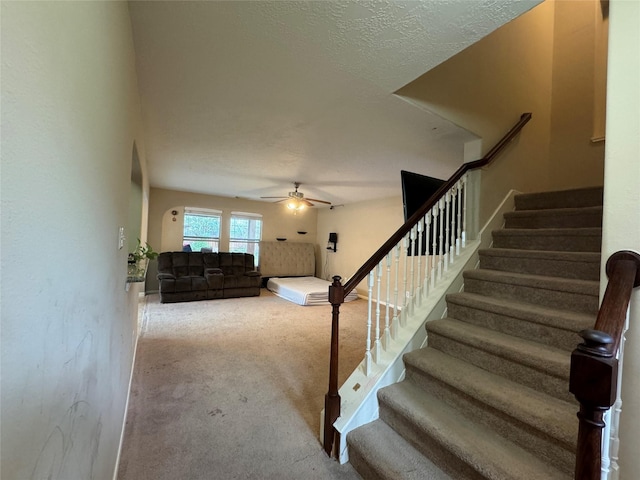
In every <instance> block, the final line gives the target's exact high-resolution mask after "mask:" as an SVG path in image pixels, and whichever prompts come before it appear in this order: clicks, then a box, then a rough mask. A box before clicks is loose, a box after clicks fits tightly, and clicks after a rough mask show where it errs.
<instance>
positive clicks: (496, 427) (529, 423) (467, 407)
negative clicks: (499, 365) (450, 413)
mask: <svg viewBox="0 0 640 480" xmlns="http://www.w3.org/2000/svg"><path fill="white" fill-rule="evenodd" d="M404 361H405V365H406V377H405V382H412V383H414V384H415V385H418V386H419V387H420V388H422V389H423V390H424V391H425V392H429V394H430V395H433V396H434V397H437V398H438V399H439V400H441V401H442V402H444V403H446V404H448V405H450V406H451V407H453V408H455V409H456V410H458V411H459V412H460V413H461V414H462V415H464V416H466V417H468V418H472V419H473V420H474V422H477V423H479V424H481V425H483V426H484V427H485V429H486V430H493V431H494V432H496V433H497V434H499V435H501V436H503V437H505V438H506V439H507V440H509V441H511V442H513V443H515V444H517V445H519V446H520V447H521V448H524V449H526V450H528V451H529V452H530V453H531V454H533V455H535V456H536V457H538V458H539V459H540V460H542V461H544V462H549V463H550V464H551V465H552V466H554V468H557V469H560V470H562V471H563V472H565V473H571V472H572V471H573V467H574V463H575V446H576V438H577V433H578V421H577V418H576V412H577V407H576V406H575V405H574V404H571V403H569V402H565V401H563V400H559V399H557V398H554V397H551V396H549V395H547V394H545V393H543V392H540V391H538V390H536V389H532V388H529V387H526V386H524V385H521V384H519V383H515V382H512V381H511V380H508V379H506V378H504V377H501V376H500V375H496V374H494V373H491V372H488V371H486V370H483V369H481V368H479V367H476V366H473V365H470V364H469V363H467V362H465V361H462V360H459V359H457V358H454V357H452V356H450V355H447V354H445V353H443V352H441V351H439V350H436V349H434V348H423V349H420V350H415V351H413V352H410V353H408V354H406V355H405V356H404ZM383 391H384V392H385V393H384V395H383V394H381V393H379V395H378V397H379V402H380V416H381V418H383V419H384V420H385V421H387V420H386V419H385V418H384V417H383V414H382V412H383V404H384V400H383V398H384V397H385V396H389V392H387V391H386V389H383V390H381V391H380V392H383ZM387 423H389V422H388V421H387ZM391 426H392V427H394V429H395V430H396V431H398V429H397V428H396V427H395V426H394V425H391ZM436 463H437V462H436Z"/></svg>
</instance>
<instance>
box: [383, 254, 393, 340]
mask: <svg viewBox="0 0 640 480" xmlns="http://www.w3.org/2000/svg"><path fill="white" fill-rule="evenodd" d="M385 279H386V281H387V300H386V302H385V312H384V349H385V350H388V349H389V346H390V344H391V329H390V325H391V320H390V319H389V310H390V305H389V303H390V302H391V296H390V293H391V252H389V253H387V276H386V277H385Z"/></svg>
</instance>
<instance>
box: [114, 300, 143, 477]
mask: <svg viewBox="0 0 640 480" xmlns="http://www.w3.org/2000/svg"><path fill="white" fill-rule="evenodd" d="M141 293H142V292H141ZM138 298H139V300H138V301H142V302H146V299H145V298H144V296H139V297H138ZM145 310H146V306H145ZM142 318H143V321H144V318H146V315H145V314H143V315H142ZM138 322H140V318H138ZM139 332H140V328H139V327H138V325H136V330H135V335H134V336H135V341H134V344H133V357H132V359H131V372H130V374H129V385H128V388H127V400H126V401H125V403H124V416H123V418H122V429H121V430H120V442H119V444H118V455H117V456H116V464H115V469H114V471H113V480H118V470H119V469H120V458H121V456H122V447H123V445H124V436H125V433H126V426H127V413H128V412H129V400H130V399H131V387H132V385H133V372H134V370H135V365H136V357H137V355H138V340H139V339H140V334H139Z"/></svg>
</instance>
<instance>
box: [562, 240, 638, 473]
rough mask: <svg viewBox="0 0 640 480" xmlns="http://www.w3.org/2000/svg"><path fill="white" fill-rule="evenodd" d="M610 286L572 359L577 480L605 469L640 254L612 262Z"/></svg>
mask: <svg viewBox="0 0 640 480" xmlns="http://www.w3.org/2000/svg"><path fill="white" fill-rule="evenodd" d="M606 273H607V276H608V277H609V283H608V284H607V288H606V290H605V293H604V297H603V299H602V304H601V305H600V309H599V311H598V317H597V319H596V324H595V327H594V328H593V329H588V330H583V331H581V332H580V336H581V337H582V338H583V339H584V342H583V343H581V344H580V345H578V346H577V348H576V349H575V350H574V351H573V353H572V354H571V374H570V378H569V391H570V392H571V393H573V394H574V395H575V397H576V399H577V400H578V402H580V411H579V412H578V419H579V422H580V423H579V427H578V443H577V450H576V468H575V479H576V480H599V479H600V475H601V468H602V457H601V452H602V429H603V428H604V426H605V424H604V421H603V416H604V414H605V412H606V411H607V410H608V409H609V408H611V406H612V405H613V404H614V403H615V401H616V395H617V391H618V359H617V355H618V349H619V348H620V340H621V338H622V333H623V329H624V324H625V319H626V316H627V309H628V308H629V302H630V300H631V292H632V290H633V289H634V288H636V287H639V286H640V254H638V253H636V252H632V251H629V250H622V251H619V252H616V253H614V254H613V255H611V256H610V257H609V259H608V260H607V265H606Z"/></svg>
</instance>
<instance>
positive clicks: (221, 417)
mask: <svg viewBox="0 0 640 480" xmlns="http://www.w3.org/2000/svg"><path fill="white" fill-rule="evenodd" d="M145 301H146V305H145V308H144V327H143V331H142V334H141V337H140V339H139V343H138V352H137V360H136V365H135V369H134V378H133V385H132V391H131V399H130V403H129V411H128V414H127V424H126V430H125V439H124V445H123V451H122V456H121V460H120V468H119V472H118V478H119V480H145V479H153V480H164V479H167V480H168V479H171V480H177V479H189V480H196V479H358V478H360V477H359V476H358V475H357V474H356V473H355V471H354V470H353V468H352V467H351V466H350V465H340V464H339V463H338V462H337V461H335V460H333V459H329V458H328V457H327V456H326V455H325V453H324V451H323V450H322V446H321V444H320V440H319V439H318V432H319V426H320V410H321V409H322V407H323V404H324V395H325V393H326V390H327V382H328V365H329V340H330V327H331V306H330V305H326V306H311V307H302V306H298V305H295V304H293V303H290V302H288V301H286V300H283V299H281V298H279V297H277V296H275V295H273V294H272V293H271V292H269V291H267V290H265V289H262V291H261V295H260V296H259V297H250V298H240V299H224V300H210V301H199V302H187V303H176V304H161V303H160V302H159V299H158V296H157V295H150V296H148V297H146V300H145ZM366 311H367V303H366V301H364V300H356V301H353V302H349V303H346V304H344V305H343V306H342V307H341V337H340V342H341V343H340V383H342V382H343V381H344V380H345V379H346V378H347V376H348V375H349V374H350V373H351V371H352V370H353V369H354V368H355V367H356V366H357V365H358V364H359V362H360V360H361V359H362V356H363V352H364V339H365V332H366Z"/></svg>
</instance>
